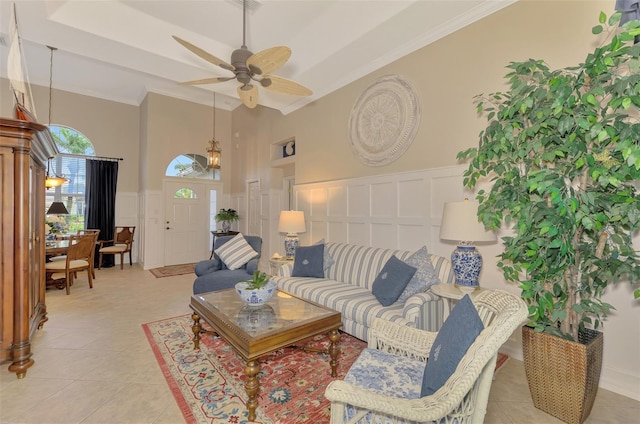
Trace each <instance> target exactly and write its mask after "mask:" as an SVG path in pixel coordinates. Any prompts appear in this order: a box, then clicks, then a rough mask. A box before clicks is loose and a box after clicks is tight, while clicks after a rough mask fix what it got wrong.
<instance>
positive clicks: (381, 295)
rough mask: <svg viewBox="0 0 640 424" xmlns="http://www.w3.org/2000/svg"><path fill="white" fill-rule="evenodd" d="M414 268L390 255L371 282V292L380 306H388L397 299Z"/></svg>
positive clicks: (413, 272)
mask: <svg viewBox="0 0 640 424" xmlns="http://www.w3.org/2000/svg"><path fill="white" fill-rule="evenodd" d="M415 273H416V268H415V267H412V266H411V265H407V264H406V263H404V262H402V261H401V260H400V259H398V258H396V257H395V256H392V257H390V258H389V260H388V261H387V263H386V264H384V266H383V267H382V270H381V271H380V272H379V273H378V276H377V277H376V279H375V280H374V282H373V286H372V287H371V292H372V293H373V295H374V296H375V297H376V299H378V302H380V304H381V305H382V306H389V305H391V304H392V303H394V302H395V301H396V300H398V297H400V294H402V291H403V290H404V289H405V287H407V284H408V283H409V280H411V277H413V274H415Z"/></svg>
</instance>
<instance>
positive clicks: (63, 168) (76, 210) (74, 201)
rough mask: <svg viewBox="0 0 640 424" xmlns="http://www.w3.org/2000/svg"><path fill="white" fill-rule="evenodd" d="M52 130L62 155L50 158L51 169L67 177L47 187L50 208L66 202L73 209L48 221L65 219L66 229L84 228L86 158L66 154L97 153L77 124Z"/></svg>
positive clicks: (53, 172)
mask: <svg viewBox="0 0 640 424" xmlns="http://www.w3.org/2000/svg"><path fill="white" fill-rule="evenodd" d="M49 130H50V131H51V135H52V136H53V140H54V141H55V143H56V146H57V147H58V150H59V151H60V153H61V154H62V155H58V156H56V157H55V158H53V159H52V160H51V162H50V167H51V169H50V171H49V172H50V173H52V174H55V175H57V176H61V177H64V178H66V179H67V181H66V182H65V183H64V184H62V185H61V186H59V187H53V188H50V189H47V190H46V196H45V197H46V199H45V204H46V208H47V210H49V206H50V205H51V203H53V202H54V201H55V202H62V203H64V205H65V206H66V208H67V210H68V211H69V215H67V216H62V215H60V216H57V217H55V218H54V217H51V216H47V222H50V221H52V220H56V221H58V222H61V224H62V227H63V230H64V231H65V232H69V233H75V232H76V231H77V230H81V229H84V211H85V194H86V182H87V167H86V159H84V158H82V157H73V156H65V154H69V155H80V156H95V149H94V148H93V144H91V142H90V141H89V139H88V138H87V137H85V136H84V134H82V133H81V132H79V131H76V130H74V129H73V128H69V127H65V126H62V125H50V126H49Z"/></svg>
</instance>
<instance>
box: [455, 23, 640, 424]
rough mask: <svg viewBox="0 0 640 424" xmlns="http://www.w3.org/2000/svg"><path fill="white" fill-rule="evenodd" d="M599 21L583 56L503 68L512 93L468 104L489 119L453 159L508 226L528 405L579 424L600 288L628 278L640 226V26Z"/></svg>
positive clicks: (595, 363)
mask: <svg viewBox="0 0 640 424" xmlns="http://www.w3.org/2000/svg"><path fill="white" fill-rule="evenodd" d="M599 21H600V25H598V26H595V27H594V28H593V33H594V34H600V33H601V32H602V31H603V30H607V31H608V32H609V37H607V40H606V41H605V43H604V44H603V45H602V46H601V47H597V48H595V49H594V51H593V52H591V53H589V54H588V55H587V57H586V59H585V61H584V63H581V64H579V65H576V66H572V67H568V68H563V69H558V70H551V69H549V68H548V67H547V66H546V65H545V63H544V62H543V61H540V60H527V61H524V62H514V63H511V64H510V65H509V66H508V68H509V69H510V70H511V71H510V72H509V73H508V74H507V75H506V78H507V79H508V87H509V88H508V89H507V90H506V91H505V92H498V93H493V94H491V95H489V96H484V95H480V96H478V97H476V99H475V103H476V106H477V108H478V111H479V113H483V114H485V115H486V117H487V121H488V124H487V127H486V128H485V129H484V130H483V131H482V132H481V133H480V140H479V146H478V147H476V148H471V149H468V150H466V151H463V152H460V153H459V154H458V158H459V159H465V160H470V165H469V168H468V170H467V171H466V172H465V177H464V183H465V185H467V186H469V187H475V186H476V184H477V183H478V182H479V181H480V180H482V179H485V178H488V179H489V180H490V181H491V184H492V185H491V188H490V189H487V190H486V191H485V190H480V191H479V192H478V201H479V208H478V216H479V217H480V219H481V220H482V222H483V223H484V224H485V226H486V227H487V228H490V229H499V228H501V227H502V225H503V223H504V224H507V225H508V226H510V228H511V229H512V230H513V231H512V232H511V233H510V235H508V236H506V237H504V238H503V244H504V252H503V253H501V255H499V258H500V261H499V263H498V266H499V267H500V268H501V269H502V271H503V273H504V276H505V278H506V280H508V281H513V282H518V283H520V288H521V290H522V298H523V299H524V300H525V301H526V302H527V303H528V305H529V315H530V317H529V322H528V323H527V325H525V326H524V327H523V352H524V356H525V371H526V373H527V379H528V381H529V388H530V390H531V395H532V398H533V401H534V405H535V406H536V407H537V408H539V409H542V410H544V411H545V412H547V413H550V414H552V415H554V416H556V417H557V418H559V419H561V420H563V421H565V422H577V423H582V422H583V421H584V420H585V419H586V418H587V417H588V415H589V413H590V412H591V407H592V405H593V400H594V399H595V395H596V392H597V388H598V381H599V378H600V367H601V363H602V340H603V335H602V333H601V332H599V331H596V330H597V329H598V328H599V326H600V325H601V323H602V320H603V319H604V318H605V317H606V316H607V313H608V312H609V311H610V310H611V309H612V308H613V307H612V306H611V305H609V304H607V303H605V302H604V301H603V300H602V295H603V293H604V291H605V289H606V288H607V286H608V285H609V284H614V283H617V282H618V281H621V280H622V281H630V282H631V283H634V282H635V281H637V279H638V277H639V275H638V274H639V270H640V269H639V267H638V266H639V258H638V256H637V255H636V252H635V251H634V248H633V246H632V236H633V233H634V232H635V231H636V230H637V229H638V226H639V223H640V195H639V194H638V190H639V188H640V123H639V122H640V73H639V68H640V60H639V59H638V58H639V57H640V44H635V45H634V44H633V41H634V36H638V35H639V34H640V29H638V27H639V24H640V23H639V22H638V21H631V22H627V23H625V24H624V25H623V29H622V30H618V29H617V24H618V23H619V21H620V14H619V13H616V14H614V15H613V16H611V18H610V19H609V20H608V25H605V23H606V22H607V17H606V16H605V15H604V14H603V13H601V14H600V19H599ZM634 295H635V298H638V297H640V290H635V292H634ZM539 339H542V340H541V341H540V343H538V340H539ZM556 349H557V351H556ZM567 355H572V356H567ZM579 355H584V356H579ZM574 371H575V372H576V373H577V374H578V375H574V374H573V372H574ZM554 380H557V381H554ZM539 385H542V387H540V386H539ZM589 385H591V387H589Z"/></svg>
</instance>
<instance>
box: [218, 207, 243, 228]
mask: <svg viewBox="0 0 640 424" xmlns="http://www.w3.org/2000/svg"><path fill="white" fill-rule="evenodd" d="M214 218H215V220H216V222H221V223H222V231H224V232H225V233H228V232H229V230H231V223H232V222H236V221H238V220H240V216H238V212H236V210H235V209H220V210H219V211H218V213H217V214H216V216H215V217H214Z"/></svg>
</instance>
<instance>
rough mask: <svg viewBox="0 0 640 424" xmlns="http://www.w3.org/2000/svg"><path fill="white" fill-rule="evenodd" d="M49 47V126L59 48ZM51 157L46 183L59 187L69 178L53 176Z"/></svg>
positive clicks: (49, 186) (47, 185) (49, 185)
mask: <svg viewBox="0 0 640 424" xmlns="http://www.w3.org/2000/svg"><path fill="white" fill-rule="evenodd" d="M47 48H48V49H49V51H50V52H51V53H50V56H49V127H51V112H52V110H53V52H54V51H55V50H58V49H57V48H55V47H51V46H47ZM51 159H52V158H49V160H48V161H47V176H46V178H45V180H44V185H45V187H47V188H52V187H59V186H61V185H62V184H64V183H66V182H67V179H66V178H64V177H59V176H57V175H55V174H54V175H53V176H52V175H51V173H50V171H51Z"/></svg>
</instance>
